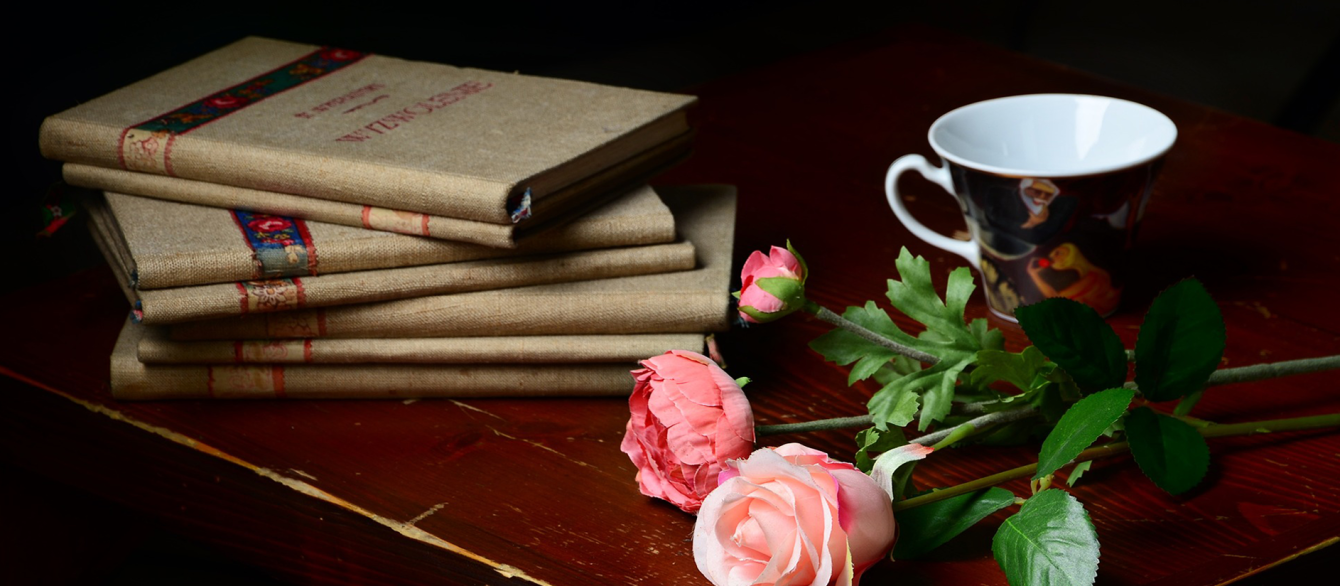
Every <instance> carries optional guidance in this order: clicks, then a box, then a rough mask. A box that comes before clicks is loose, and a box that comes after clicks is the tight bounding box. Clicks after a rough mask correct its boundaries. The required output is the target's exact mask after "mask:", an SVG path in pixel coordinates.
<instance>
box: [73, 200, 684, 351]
mask: <svg viewBox="0 0 1340 586" xmlns="http://www.w3.org/2000/svg"><path fill="white" fill-rule="evenodd" d="M103 220H105V216H99V215H97V214H90V222H89V227H90V229H91V230H92V232H93V238H94V240H95V241H97V242H98V246H99V248H101V249H102V250H103V253H104V254H105V255H106V256H107V259H108V262H109V263H110V264H111V265H112V266H113V268H114V269H115V270H116V272H118V273H122V274H124V273H126V272H127V271H128V268H127V266H126V265H125V262H126V257H125V255H124V254H122V253H118V251H117V247H116V246H115V245H114V244H113V243H114V242H115V241H116V236H115V235H114V234H112V233H111V232H109V230H112V229H114V228H115V226H114V225H110V224H108V223H106V222H105V221H103ZM693 266H694V249H693V245H692V244H691V243H689V242H678V243H670V244H649V245H646V246H625V247H619V248H604V249H597V250H580V251H575V252H563V253H554V254H537V255H529V256H518V257H507V258H491V259H484V260H474V261H463V262H454V263H444V264H436V265H422V266H417V267H404V268H398V269H374V270H368V271H357V272H351V273H335V274H331V275H318V276H311V277H287V278H272V279H259V280H251V281H241V282H235V283H219V284H214V285H197V286H193V287H174V288H171V289H150V290H138V291H137V290H132V289H130V288H129V287H123V288H122V289H123V291H125V292H126V294H127V296H128V298H129V300H130V303H131V305H132V308H133V309H132V312H133V313H132V315H133V316H134V318H135V320H136V321H137V322H142V323H144V324H169V323H178V322H185V321H192V320H202V319H211V318H219V317H227V316H237V315H253V314H266V313H272V312H285V311H298V310H302V309H305V308H315V307H329V306H336V305H345V304H351V303H367V302H372V301H385V300H389V299H404V298H407V297H416V296H422V295H437V294H443V293H455V292H464V291H485V290H492V289H505V288H508V287H521V286H526V285H537V284H543V283H563V282H567V281H579V280H587V279H608V278H612V277H622V276H627V275H645V274H653V273H663V272H669V271H684V270H688V269H691V268H693Z"/></svg>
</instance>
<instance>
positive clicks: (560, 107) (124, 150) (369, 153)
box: [40, 37, 694, 224]
mask: <svg viewBox="0 0 1340 586" xmlns="http://www.w3.org/2000/svg"><path fill="white" fill-rule="evenodd" d="M693 101H694V98H693V97H692V96H683V95H674V94H664V93H657V92H648V91H641V90H633V89H625V88H615V87H609V86H601V85H596V84H591V83H584V82H577V81H567V80H559V79H548V78H541V77H533V76H527V75H519V74H515V73H501V72H494V71H484V70H479V69H470V68H460V67H453V66H449V65H440V64H434V63H424V62H415V61H407V60H403V59H396V58H392V57H384V56H380V55H369V54H365V53H360V52H358V51H351V50H345V49H336V48H330V47H318V46H314V45H304V44H299V43H289V42H284V41H277V40H271V39H264V38H256V37H251V38H246V39H243V40H241V41H238V42H235V43H233V44H231V45H228V46H226V47H223V48H221V49H218V50H216V51H213V52H211V53H208V54H206V55H204V56H201V57H198V58H196V59H193V60H191V61H189V62H187V63H185V64H182V65H180V66H177V67H174V68H172V69H169V70H167V71H164V72H162V73H160V74H158V75H155V76H153V77H150V78H148V79H145V80H142V81H140V82H137V83H134V84H131V85H130V86H127V87H125V88H122V89H119V90H117V91H114V92H112V93H110V94H107V95H105V96H102V97H99V98H96V99H93V100H91V101H88V102H85V103H83V104H80V105H79V106H76V107H74V108H71V109H69V110H66V111H64V112H61V113H60V114H56V115H54V116H51V117H49V118H47V120H46V121H45V122H44V123H43V125H42V129H41V132H40V145H41V149H42V153H43V155H45V156H47V157H49V158H54V159H59V160H63V161H67V162H73V163H82V164H87V165H93V166H98V167H107V168H112V169H122V170H127V171H136V172H141V173H152V174H157V175H168V176H173V177H181V178H185V179H194V180H199V181H207V182H211V183H220V184H225V185H234V186H238V187H247V188H251V189H257V190H262V191H273V192H278V193H288V194H295V195H304V196H309V197H317V198H322V199H330V200H334V201H343V202H348V203H355V204H361V205H372V206H378V207H384V208H389V209H395V210H405V211H412V212H422V213H426V214H433V215H438V216H445V217H452V218H463V219H470V220H477V221H481V222H492V223H496V224H510V223H515V222H517V221H520V220H521V219H524V218H526V217H527V216H529V215H530V214H531V213H532V211H533V210H532V209H531V207H530V205H531V203H532V202H539V201H542V200H544V199H545V198H547V197H549V196H550V195H552V194H555V193H557V192H559V191H560V190H561V189H562V188H563V187H565V186H567V185H570V184H572V183H574V182H576V181H578V180H580V179H582V178H584V177H588V176H591V175H593V174H595V173H597V172H599V171H600V170H602V169H605V168H608V167H610V166H611V165H614V164H615V163H617V162H619V161H623V160H625V159H628V158H629V157H631V156H632V155H634V154H637V153H641V152H643V151H646V150H648V149H650V148H652V147H654V146H656V145H659V144H662V143H664V142H666V141H668V140H671V139H673V138H675V137H677V136H680V135H683V134H684V133H686V132H687V130H688V124H687V122H686V119H685V116H684V112H683V110H684V108H685V107H687V106H688V105H690V104H691V103H692V102H693Z"/></svg>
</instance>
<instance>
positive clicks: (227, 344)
mask: <svg viewBox="0 0 1340 586" xmlns="http://www.w3.org/2000/svg"><path fill="white" fill-rule="evenodd" d="M143 329H144V334H143V337H142V338H140V341H139V345H138V346H137V356H138V358H139V361H140V362H143V363H145V364H579V363H614V362H623V363H627V364H628V366H629V367H630V368H631V367H632V366H633V364H635V363H636V362H637V361H639V360H643V359H645V358H647V357H649V356H656V355H658V354H664V353H665V352H666V351H667V350H692V351H695V352H701V351H702V350H703V346H704V341H703V335H702V334H633V335H626V336H504V337H492V338H382V339H374V340H360V339H342V338H306V339H300V340H230V341H228V340H220V341H200V342H179V341H175V340H171V339H168V337H167V336H166V335H164V332H162V329H161V328H154V327H145V328H143Z"/></svg>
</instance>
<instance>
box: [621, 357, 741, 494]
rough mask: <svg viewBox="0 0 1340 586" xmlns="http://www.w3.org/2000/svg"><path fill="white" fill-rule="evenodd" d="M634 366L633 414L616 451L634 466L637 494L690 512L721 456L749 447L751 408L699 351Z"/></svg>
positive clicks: (713, 482)
mask: <svg viewBox="0 0 1340 586" xmlns="http://www.w3.org/2000/svg"><path fill="white" fill-rule="evenodd" d="M642 366H644V367H645V368H642V369H640V370H634V371H633V372H632V374H633V378H634V380H635V382H636V384H635V386H634V388H633V394H632V396H631V397H629V399H628V408H629V410H630V411H632V415H633V416H632V418H631V419H629V420H628V428H627V431H626V432H625V434H624V437H623V443H622V445H620V449H621V450H623V452H624V453H626V454H628V457H629V458H630V459H631V460H632V461H633V464H634V465H636V466H637V482H638V485H639V487H640V488H641V489H642V494H645V495H647V496H650V497H656V498H659V499H664V500H667V501H670V503H672V504H674V505H675V506H677V507H679V508H680V509H683V510H684V512H686V513H694V512H697V511H698V507H699V506H701V505H702V502H703V498H704V497H706V496H707V495H708V493H710V492H712V489H714V488H716V487H717V475H718V474H720V473H721V471H722V470H723V469H724V468H725V467H726V460H731V459H735V458H743V457H745V456H747V455H749V452H750V450H753V449H754V413H753V411H752V410H751V409H750V408H749V401H748V399H745V396H744V391H742V390H740V385H739V384H737V383H736V382H735V380H734V379H732V378H731V377H730V375H728V374H726V371H724V370H721V367H719V366H717V365H716V363H715V362H712V360H710V359H709V358H707V357H706V356H703V355H701V354H697V353H694V352H688V351H685V350H671V351H669V352H666V353H665V354H662V355H660V356H654V357H652V358H648V359H646V360H643V361H642Z"/></svg>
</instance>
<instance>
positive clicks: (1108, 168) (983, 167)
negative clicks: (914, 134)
mask: <svg viewBox="0 0 1340 586" xmlns="http://www.w3.org/2000/svg"><path fill="white" fill-rule="evenodd" d="M1055 97H1061V98H1097V99H1101V100H1108V101H1111V102H1124V103H1126V104H1130V105H1132V106H1135V107H1136V108H1137V109H1140V110H1143V111H1145V112H1146V113H1149V114H1153V115H1154V117H1155V118H1156V119H1160V118H1161V119H1162V120H1163V121H1164V122H1167V124H1168V126H1170V127H1171V128H1172V135H1171V136H1170V137H1169V139H1168V143H1167V144H1165V145H1163V146H1161V147H1160V148H1158V149H1156V150H1155V151H1153V152H1152V153H1151V154H1149V155H1146V156H1143V157H1139V158H1136V159H1132V160H1130V161H1122V162H1121V163H1116V164H1109V165H1103V166H1097V167H1093V168H1091V169H1081V170H1076V171H1047V170H1043V169H1027V168H1022V167H1000V166H996V165H988V164H985V163H980V162H977V161H971V160H968V159H964V158H963V157H960V156H958V155H955V154H953V153H950V152H948V151H947V150H945V149H944V148H942V147H941V146H940V144H939V143H937V142H936V141H935V131H936V129H938V128H940V126H942V125H943V124H945V122H946V121H947V120H949V119H950V118H951V117H953V116H954V115H956V114H959V113H960V112H962V111H965V110H969V109H975V108H979V107H982V106H983V105H985V104H992V103H997V102H1006V101H1027V100H1032V99H1037V98H1055ZM1177 135H1178V132H1177V124H1175V123H1173V121H1172V119H1171V118H1169V117H1168V115H1167V114H1164V113H1163V112H1160V111H1158V110H1156V109H1154V108H1151V107H1149V106H1146V105H1144V104H1141V103H1139V102H1133V101H1131V100H1123V99H1121V98H1114V97H1112V96H1100V95H1097V94H1063V93H1046V94H1019V95H1013V96H1002V97H999V98H992V99H989V100H981V101H978V102H973V103H971V104H966V105H963V106H959V107H957V108H954V109H953V110H950V111H948V112H945V113H944V114H941V115H940V117H939V118H936V119H935V122H933V123H931V127H930V129H929V130H927V131H926V139H927V140H928V141H930V143H931V149H933V150H934V151H935V154H937V155H939V156H940V157H941V158H942V159H944V160H946V161H949V162H952V163H955V164H958V165H960V166H962V167H966V168H968V169H972V170H975V171H983V172H986V173H991V174H994V175H1004V176H1008V177H1039V178H1047V177H1056V178H1061V177H1086V176H1090V175H1102V174H1104V173H1111V172H1114V171H1122V170H1125V169H1130V168H1133V167H1138V166H1140V165H1144V164H1147V163H1149V162H1151V161H1154V160H1157V159H1158V158H1159V157H1162V156H1163V155H1165V154H1167V153H1168V150H1169V149H1171V148H1172V146H1173V144H1175V143H1176V142H1177Z"/></svg>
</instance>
